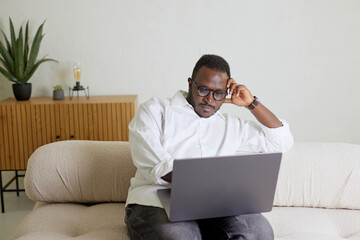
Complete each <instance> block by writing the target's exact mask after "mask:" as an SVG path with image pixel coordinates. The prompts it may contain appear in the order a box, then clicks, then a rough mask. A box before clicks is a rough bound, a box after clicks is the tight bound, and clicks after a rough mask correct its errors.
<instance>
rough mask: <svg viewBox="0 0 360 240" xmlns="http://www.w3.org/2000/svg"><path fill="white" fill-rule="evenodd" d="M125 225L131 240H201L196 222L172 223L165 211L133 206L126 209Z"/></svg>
mask: <svg viewBox="0 0 360 240" xmlns="http://www.w3.org/2000/svg"><path fill="white" fill-rule="evenodd" d="M125 223H126V226H127V231H128V235H129V237H130V239H132V240H138V239H149V240H152V239H154V240H162V239H164V240H172V239H173V240H183V239H184V240H186V239H199V240H200V239H201V234H200V230H199V227H198V225H197V223H196V222H195V221H194V222H192V221H189V222H177V223H171V222H169V221H168V218H167V215H166V213H165V211H164V209H160V208H153V207H146V206H139V205H133V206H128V207H127V208H126V216H125Z"/></svg>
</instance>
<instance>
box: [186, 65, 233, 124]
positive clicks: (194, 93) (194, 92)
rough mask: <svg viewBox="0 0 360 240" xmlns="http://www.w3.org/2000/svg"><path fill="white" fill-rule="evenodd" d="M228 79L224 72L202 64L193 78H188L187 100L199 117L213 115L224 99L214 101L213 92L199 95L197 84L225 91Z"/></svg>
mask: <svg viewBox="0 0 360 240" xmlns="http://www.w3.org/2000/svg"><path fill="white" fill-rule="evenodd" d="M228 79H229V76H228V75H227V73H226V72H218V71H216V70H213V69H210V68H208V67H205V66H202V67H201V68H200V69H199V71H198V72H197V74H196V76H195V79H191V78H189V79H188V82H189V95H188V97H187V100H188V102H189V103H190V104H191V105H192V106H193V108H194V110H195V112H196V113H197V114H198V115H199V116H200V117H204V118H208V117H210V116H211V115H213V114H214V113H215V112H216V111H217V110H219V108H220V107H221V105H222V104H223V102H224V101H225V100H221V101H216V100H215V99H214V95H213V92H210V93H209V95H207V96H206V97H200V96H199V94H198V89H197V86H203V87H207V88H209V89H211V90H215V91H216V90H220V91H225V92H226V90H227V88H226V84H227V80H228ZM194 81H195V82H196V84H195V83H194Z"/></svg>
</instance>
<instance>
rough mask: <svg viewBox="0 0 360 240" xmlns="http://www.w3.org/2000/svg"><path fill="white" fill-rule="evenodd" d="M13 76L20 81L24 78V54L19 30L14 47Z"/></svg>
mask: <svg viewBox="0 0 360 240" xmlns="http://www.w3.org/2000/svg"><path fill="white" fill-rule="evenodd" d="M15 76H16V77H17V78H18V79H19V80H20V81H21V80H22V79H23V77H24V52H23V33H22V27H21V28H20V32H19V37H18V39H17V40H16V46H15Z"/></svg>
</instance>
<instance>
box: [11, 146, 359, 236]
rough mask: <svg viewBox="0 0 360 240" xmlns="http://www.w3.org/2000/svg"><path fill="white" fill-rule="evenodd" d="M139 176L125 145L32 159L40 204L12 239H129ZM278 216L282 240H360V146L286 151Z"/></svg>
mask: <svg viewBox="0 0 360 240" xmlns="http://www.w3.org/2000/svg"><path fill="white" fill-rule="evenodd" d="M134 173H135V167H134V166H133V164H132V161H131V156H130V152H129V146H128V143H127V142H96V141H64V142H57V143H52V144H48V145H45V146H43V147H40V148H39V149H38V150H37V151H36V152H35V153H34V154H33V155H32V156H31V158H30V159H29V163H28V169H27V172H26V177H25V189H26V193H27V195H28V196H29V197H30V198H31V199H32V200H34V201H36V202H37V203H36V205H35V207H34V209H33V210H32V211H31V212H30V214H29V215H28V216H27V217H26V218H25V219H24V220H23V221H22V223H21V224H20V225H19V226H18V228H17V230H16V232H15V233H14V236H13V239H18V240H20V239H34V240H43V239H46V240H49V239H51V240H57V239H72V238H75V239H88V240H91V239H99V240H100V239H101V240H106V239H114V240H115V239H116V240H118V239H128V237H127V235H126V228H125V225H124V221H123V219H124V201H125V199H126V196H127V190H128V188H129V181H130V178H131V176H133V175H134ZM274 204H275V206H276V207H274V208H273V210H272V212H270V213H265V214H264V215H265V216H266V217H267V218H268V219H269V221H270V223H271V224H272V226H273V229H274V232H275V236H276V239H291V240H292V239H294V240H295V239H296V240H300V239H311V240H317V239H326V240H332V239H334V240H335V239H360V145H353V144H343V143H296V144H295V145H294V147H293V149H292V150H291V151H290V152H288V153H285V154H284V156H283V161H282V165H281V170H280V174H279V180H278V185H277V190H276V194H275V200H274Z"/></svg>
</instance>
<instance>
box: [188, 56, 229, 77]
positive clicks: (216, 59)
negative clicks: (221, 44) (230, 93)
mask: <svg viewBox="0 0 360 240" xmlns="http://www.w3.org/2000/svg"><path fill="white" fill-rule="evenodd" d="M202 66H206V67H208V68H210V69H213V70H216V71H218V72H226V73H227V75H228V76H229V78H230V77H231V75H230V66H229V64H228V63H227V62H226V60H225V59H223V58H222V57H220V56H217V55H213V54H205V55H203V56H202V57H201V58H200V59H199V60H198V61H197V63H196V64H195V67H194V69H193V72H192V75H191V78H192V79H194V78H195V77H196V74H197V72H198V71H199V69H200V68H201V67H202Z"/></svg>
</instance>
